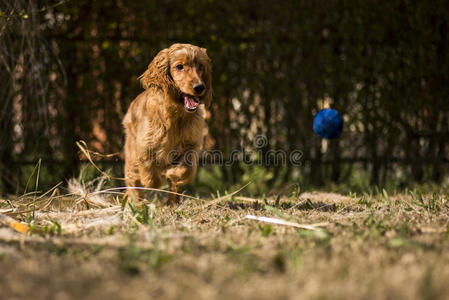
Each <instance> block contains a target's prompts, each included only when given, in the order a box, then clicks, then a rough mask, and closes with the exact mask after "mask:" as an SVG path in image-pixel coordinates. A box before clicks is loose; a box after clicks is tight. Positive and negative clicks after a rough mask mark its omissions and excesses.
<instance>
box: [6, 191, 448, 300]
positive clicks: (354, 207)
mask: <svg viewBox="0 0 449 300" xmlns="http://www.w3.org/2000/svg"><path fill="white" fill-rule="evenodd" d="M94 194H95V193H92V194H91V195H89V196H86V195H84V196H83V197H78V198H77V197H71V198H70V199H66V198H64V197H59V198H58V197H57V196H55V195H53V198H51V197H47V196H48V195H47V196H39V197H36V196H35V195H29V196H27V197H21V198H20V199H15V200H14V199H10V200H6V199H3V200H0V213H3V214H4V215H8V216H10V217H13V218H15V219H17V220H21V221H23V222H25V223H27V224H30V227H31V230H30V232H29V233H27V234H22V233H18V232H16V231H14V230H13V229H11V228H10V227H8V226H4V225H1V226H0V291H1V292H0V299H24V298H29V299H61V300H63V299H95V300H100V299H109V300H111V299H151V298H157V299H448V298H449V285H448V284H447V282H448V281H449V226H448V220H449V219H448V212H449V204H448V200H449V197H448V195H447V194H445V193H437V194H427V195H421V194H417V193H413V192H408V193H403V194H395V195H388V194H387V193H386V192H384V193H380V194H379V195H375V196H372V195H363V196H360V195H350V196H343V195H338V194H329V193H303V194H301V195H299V196H290V197H286V196H283V197H272V198H267V199H252V198H246V197H239V196H236V195H234V196H233V197H224V198H218V199H213V200H197V199H184V201H183V203H182V204H181V205H180V206H178V207H174V208H170V207H167V206H165V205H164V204H163V202H162V201H157V200H156V199H155V201H146V202H145V204H144V205H143V206H140V207H139V206H134V205H131V206H125V207H123V205H122V203H120V197H117V198H114V197H113V196H110V195H108V196H99V195H98V194H97V195H94ZM114 199H115V200H114ZM64 201H66V202H64ZM33 211H34V212H33ZM248 215H252V216H253V217H252V218H255V217H261V216H263V217H270V218H273V219H274V220H276V221H279V222H282V221H284V222H289V223H287V225H279V224H271V223H266V222H262V221H260V220H254V219H250V218H251V217H250V218H248ZM273 219H268V221H273ZM304 225H311V226H304Z"/></svg>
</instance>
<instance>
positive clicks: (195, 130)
mask: <svg viewBox="0 0 449 300" xmlns="http://www.w3.org/2000/svg"><path fill="white" fill-rule="evenodd" d="M170 125H171V126H169V127H168V128H166V130H165V132H164V134H162V135H161V136H160V139H159V141H158V143H156V145H158V146H156V145H153V146H156V148H158V149H157V151H156V157H155V158H156V160H157V161H159V162H160V163H161V164H163V165H169V164H171V163H173V162H174V161H177V160H179V159H181V158H182V156H184V155H186V153H190V152H192V153H197V152H198V151H199V149H200V148H201V145H202V141H203V129H204V119H202V118H192V119H191V120H188V121H179V122H178V123H173V124H170ZM150 148H153V147H151V146H150ZM153 149H154V148H153Z"/></svg>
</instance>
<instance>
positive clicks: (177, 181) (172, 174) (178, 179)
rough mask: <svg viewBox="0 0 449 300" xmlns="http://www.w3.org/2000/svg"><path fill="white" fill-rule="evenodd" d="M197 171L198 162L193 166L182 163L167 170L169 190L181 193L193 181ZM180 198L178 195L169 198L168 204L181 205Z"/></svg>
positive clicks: (171, 195)
mask: <svg viewBox="0 0 449 300" xmlns="http://www.w3.org/2000/svg"><path fill="white" fill-rule="evenodd" d="M196 170H197V163H196V161H195V162H194V163H192V164H186V163H181V164H179V165H176V166H173V167H171V168H169V169H167V171H166V173H165V176H166V178H167V181H168V184H169V190H170V192H173V193H179V190H180V188H181V187H182V186H183V185H185V184H187V183H190V182H192V181H193V179H194V178H195V174H196ZM179 200H180V197H179V195H176V194H170V195H169V196H168V204H170V205H174V204H176V203H179Z"/></svg>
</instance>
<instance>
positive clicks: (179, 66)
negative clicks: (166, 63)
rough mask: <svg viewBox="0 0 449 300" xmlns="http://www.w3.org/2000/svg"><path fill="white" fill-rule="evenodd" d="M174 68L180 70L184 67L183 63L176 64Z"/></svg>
mask: <svg viewBox="0 0 449 300" xmlns="http://www.w3.org/2000/svg"><path fill="white" fill-rule="evenodd" d="M176 69H178V70H182V69H184V66H183V65H181V64H179V65H177V66H176Z"/></svg>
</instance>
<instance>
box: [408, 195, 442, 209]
mask: <svg viewBox="0 0 449 300" xmlns="http://www.w3.org/2000/svg"><path fill="white" fill-rule="evenodd" d="M410 194H411V196H412V199H413V204H415V205H416V206H419V207H422V208H424V209H425V210H427V211H428V212H439V211H440V210H441V207H440V205H439V195H438V193H433V194H432V196H431V197H425V196H424V195H423V193H422V192H421V191H418V192H415V191H411V192H410Z"/></svg>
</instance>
